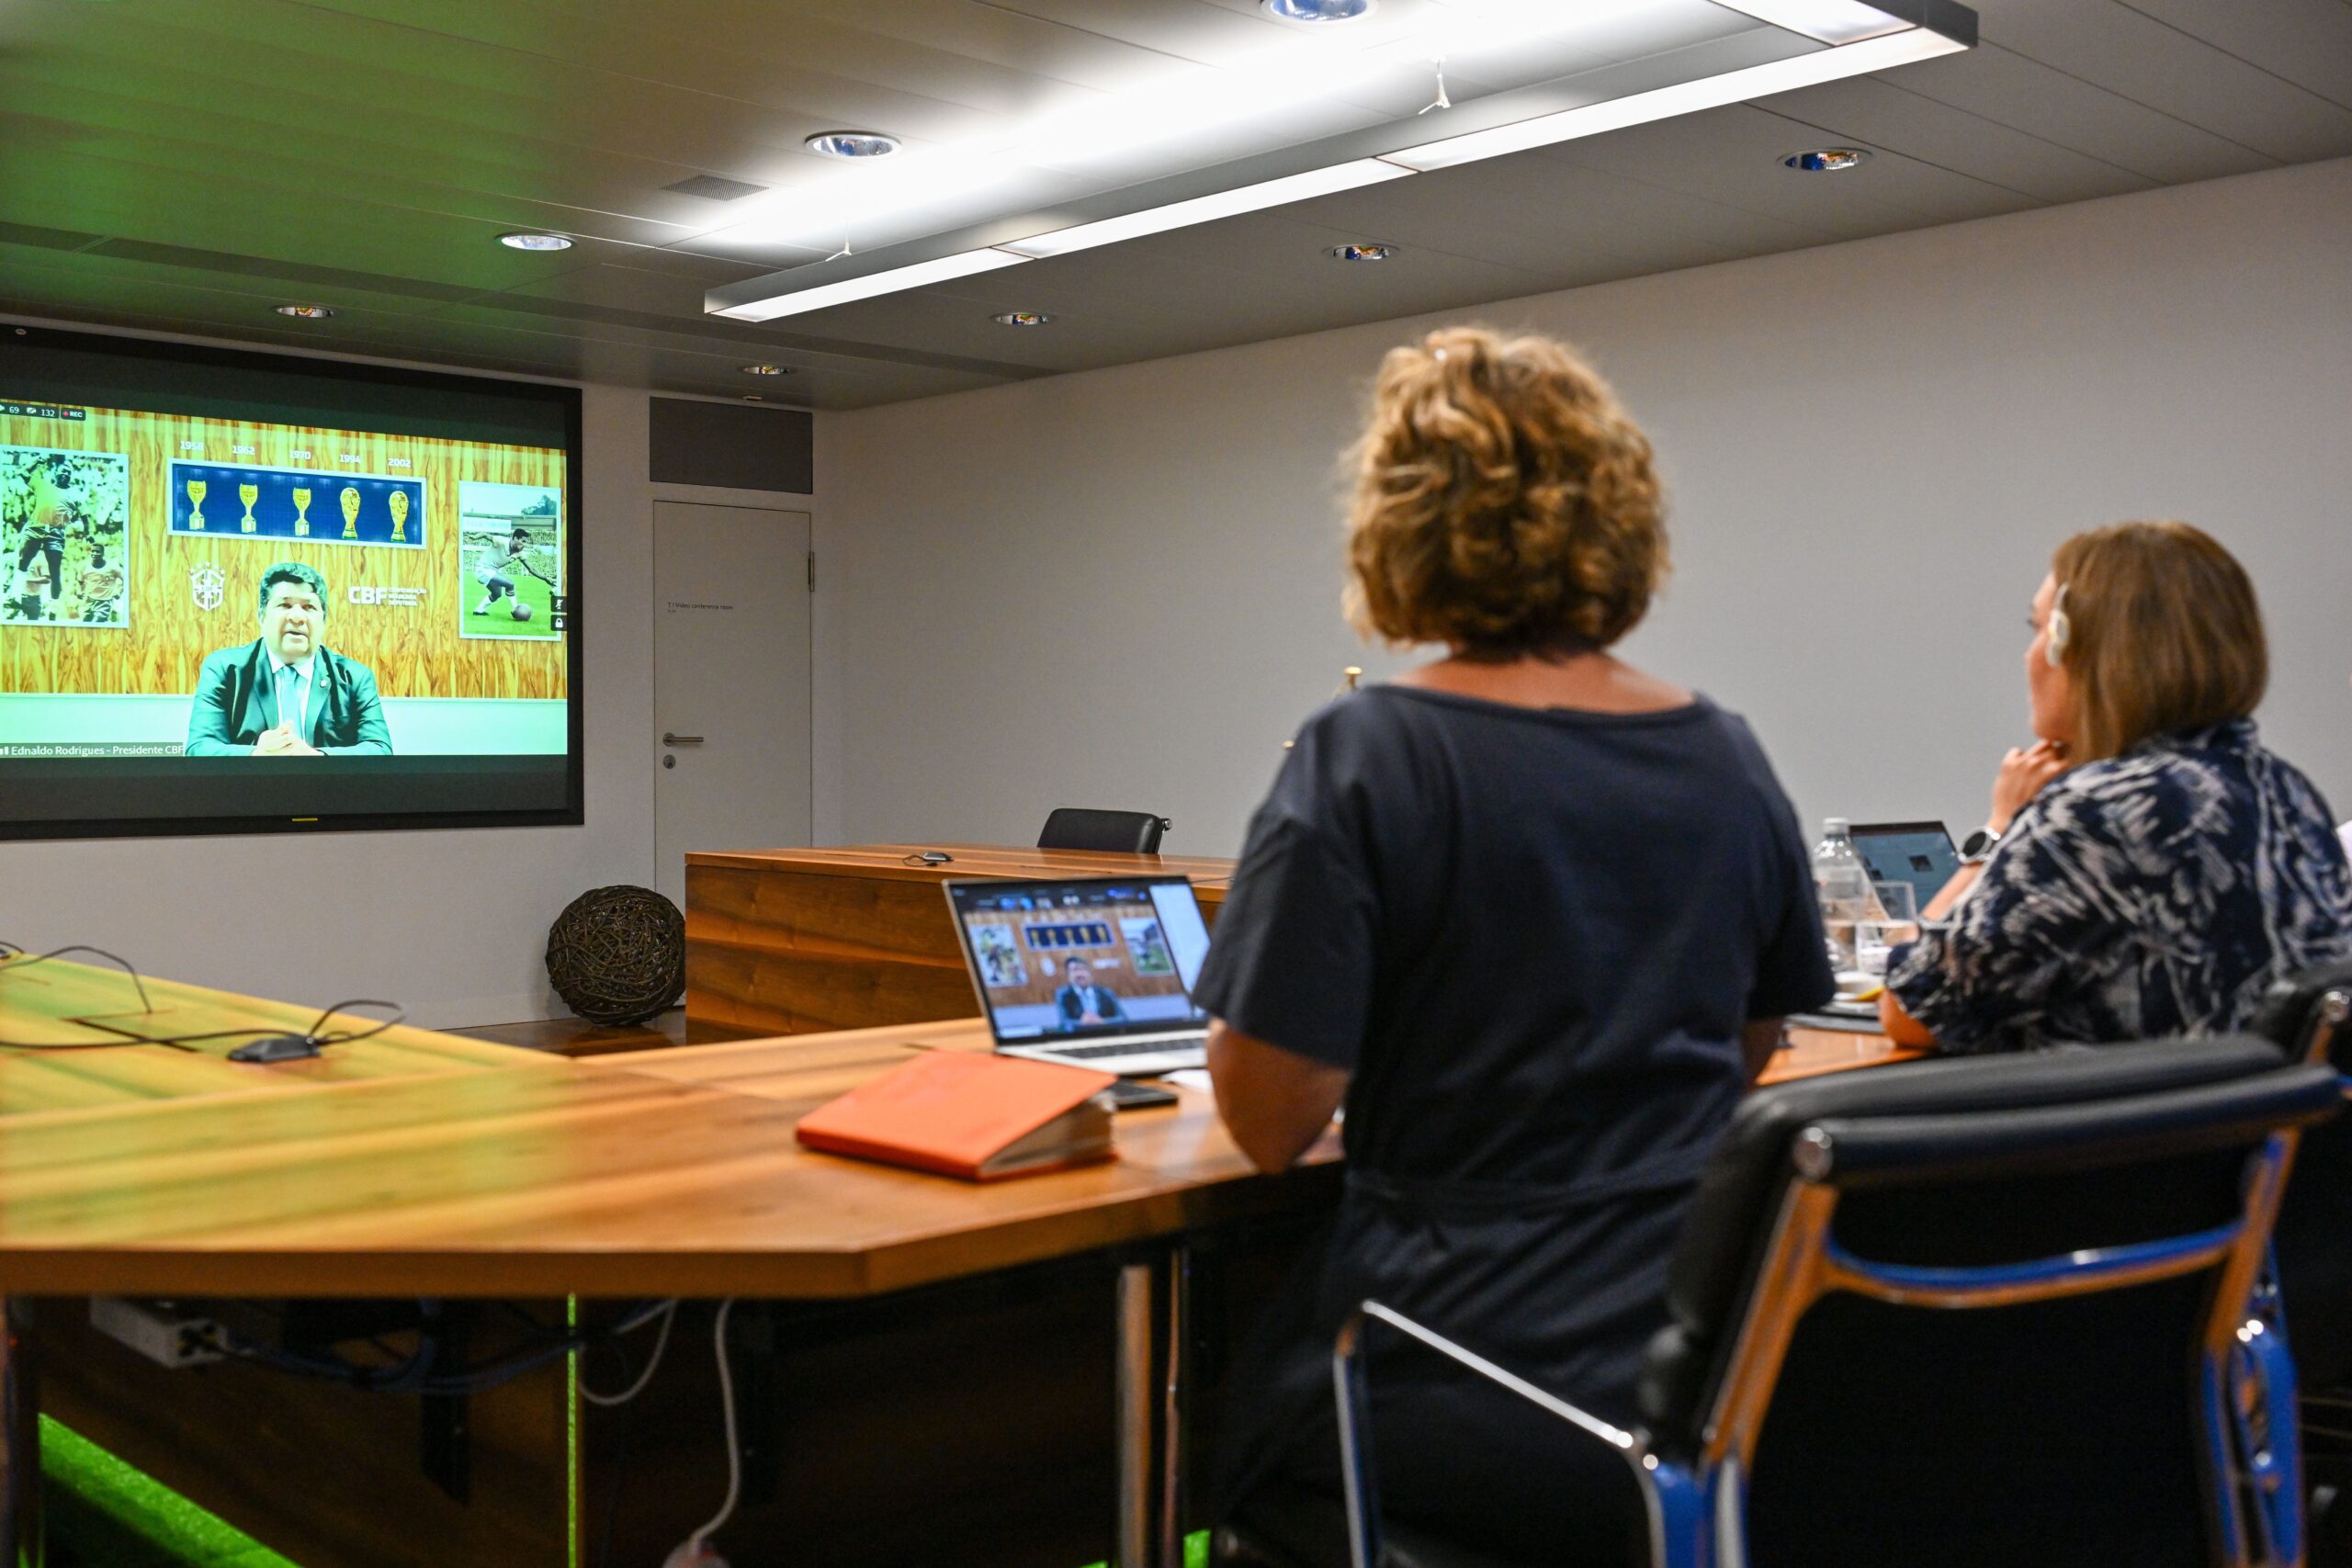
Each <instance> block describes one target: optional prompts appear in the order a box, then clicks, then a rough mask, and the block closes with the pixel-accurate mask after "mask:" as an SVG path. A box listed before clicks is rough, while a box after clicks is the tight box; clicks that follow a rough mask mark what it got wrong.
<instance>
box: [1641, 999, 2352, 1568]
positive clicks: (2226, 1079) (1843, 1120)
mask: <svg viewBox="0 0 2352 1568" xmlns="http://www.w3.org/2000/svg"><path fill="white" fill-rule="evenodd" d="M2334 1107H2335V1079H2334V1076H2333V1075H2332V1074H2330V1073H2327V1072H2325V1071H2324V1070H2323V1069H2320V1068H2316V1067H2312V1066H2306V1065H2302V1064H2295V1063H2285V1062H2282V1061H2281V1060H2280V1058H2279V1055H2278V1052H2277V1050H2276V1049H2275V1048H2273V1047H2272V1046H2270V1045H2269V1044H2268V1043H2267V1042H2264V1041H2260V1040H2256V1039H2252V1038H2247V1037H2231V1038H2225V1039H2219V1040H2205V1041H2167V1042H2156V1043H2147V1044H2142V1045H2129V1046H2115V1047H2108V1048H2102V1049H2098V1050H2075V1051H2065V1052H2056V1053H2043V1054H2035V1055H2018V1056H1996V1057H1981V1058H1972V1059H1963V1060H1955V1061H1941V1062H1930V1063H1922V1064H1918V1065H1917V1066H1901V1067H1888V1068H1882V1069H1878V1070H1874V1071H1871V1072H1868V1073H1849V1074H1843V1075H1838V1076H1837V1077H1827V1078H1818V1079H1813V1080H1809V1081H1806V1082H1801V1083H1796V1084H1790V1085H1785V1086H1782V1087H1781V1088H1777V1089H1767V1090H1763V1091H1760V1092H1758V1093H1757V1094H1755V1095H1753V1096H1751V1097H1750V1098H1749V1099H1748V1100H1747V1102H1746V1103H1745V1104H1744V1105H1743V1106H1742V1108H1741V1110H1740V1111H1739V1113H1738V1114H1737V1116H1736V1118H1735V1119H1734V1122H1733V1125H1732V1127H1731V1129H1730V1131H1729V1132H1728V1134H1726V1136H1725V1138H1724V1141H1723V1143H1722V1144H1721V1145H1719V1146H1718V1149H1717V1152H1716V1154H1715V1156H1714V1157H1713V1160H1712V1162H1711V1164H1710V1166H1709V1168H1708V1170H1707V1172H1706V1174H1705V1176H1704V1177H1703V1178H1702V1181H1701V1184H1700V1188H1699V1191H1698V1193H1697V1195H1696V1196H1695V1198H1694V1200H1693V1201H1692V1205H1691V1213H1690V1216H1689V1218H1688V1220H1687V1221H1686V1222H1685V1224H1684V1227H1683V1230H1682V1233H1681V1235H1680V1237H1679V1241H1678V1244H1677V1249H1676V1253H1675V1257H1674V1259H1673V1262H1672V1265H1671V1268H1670V1270H1669V1276H1668V1310H1669V1313H1670V1315H1671V1324H1670V1326H1668V1328H1667V1329H1665V1330H1663V1331H1662V1332H1661V1333H1660V1334H1659V1335H1658V1336H1657V1339H1656V1340H1655V1341H1654V1342H1653V1344H1652V1346H1651V1348H1650V1352H1649V1356H1648V1358H1647V1362H1646V1365H1645V1373H1644V1384H1643V1388H1642V1401H1643V1405H1644V1411H1643V1414H1644V1416H1645V1420H1646V1422H1647V1425H1648V1428H1649V1432H1650V1436H1651V1440H1652V1442H1653V1444H1654V1445H1655V1446H1656V1447H1657V1449H1658V1450H1660V1451H1662V1452H1665V1453H1668V1454H1669V1455H1673V1456H1677V1457H1682V1458H1686V1459H1691V1460H1697V1461H1725V1460H1728V1461H1732V1462H1736V1463H1739V1464H1740V1465H1741V1467H1742V1471H1743V1473H1744V1474H1745V1476H1746V1478H1747V1503H1748V1509H1747V1521H1748V1530H1749V1540H1750V1546H1751V1553H1752V1555H1751V1562H1753V1563H1754V1564H1756V1568H1780V1565H1781V1564H1787V1563H1796V1562H1803V1563H1805V1564H1807V1565H1808V1568H1834V1565H1841V1564H1860V1563H1879V1562H1893V1561H1900V1562H1905V1563H1906V1564H1911V1565H1916V1568H1939V1565H1941V1564H1947V1563H1949V1564H1953V1565H1955V1568H1956V1565H1958V1564H1962V1563H1982V1562H2003V1563H2005V1564H2013V1563H2020V1562H2048V1563H2059V1562H2131V1563H2133V1564H2135V1568H2141V1565H2164V1564H2180V1565H2182V1568H2187V1565H2188V1564H2192V1563H2194V1564H2202V1563H2206V1562H2211V1561H2213V1560H2214V1549H2213V1547H2212V1546H2211V1544H2210V1543H2211V1540H2214V1539H2215V1537H2214V1535H2213V1533H2212V1532H2214V1531H2217V1530H2235V1531H2239V1532H2247V1531H2251V1530H2252V1529H2254V1528H2255V1527H2254V1526H2253V1525H2252V1524H2251V1523H2249V1522H2248V1521H2247V1520H2246V1518H2245V1509H2244V1508H2243V1506H2241V1504H2240V1502H2239V1501H2238V1500H2237V1494H2236V1492H2235V1490H2234V1489H2227V1488H2225V1487H2224V1486H2223V1484H2222V1483H2223V1482H2225V1481H2226V1480H2227V1479H2228V1478H2229V1472H2228V1471H2227V1469H2226V1466H2225V1464H2224V1463H2223V1462H2222V1461H2217V1460H2215V1459H2214V1458H2213V1454H2214V1448H2213V1445H2214V1444H2215V1443H2216V1442H2217V1441H2218V1438H2216V1436H2215V1434H2216V1433H2217V1432H2218V1431H2219V1430H2220V1429H2221V1427H2222V1426H2223V1425H2225V1422H2224V1420H2223V1412H2222V1407H2221V1404H2220V1400H2221V1397H2222V1384H2223V1382H2225V1379H2224V1377H2223V1376H2222V1372H2223V1371H2224V1368H2225V1363H2226V1360H2227V1357H2228V1352H2229V1348H2230V1346H2231V1345H2232V1344H2233V1334H2234V1331H2235V1329H2236V1327H2237V1326H2238V1325H2239V1323H2240V1321H2241V1320H2242V1319H2243V1316H2244V1305H2245V1300H2246V1297H2247V1295H2248V1293H2249V1292H2251V1289H2252V1285H2253V1281H2254V1276H2255V1272H2256V1268H2257V1267H2258V1265H2259V1262H2260V1258H2261V1255H2262V1249H2263V1247H2264V1246H2265V1245H2266V1244H2267V1235H2268V1229H2269V1224H2270V1220H2271V1217H2272V1213H2273V1211H2274V1209H2275V1205H2276V1203H2277V1195H2278V1176H2279V1171H2280V1168H2281V1167H2282V1166H2283V1164H2284V1161H2285V1157H2286V1155H2287V1152H2288V1149H2289V1146H2290V1142H2291V1138H2290V1135H2281V1130H2282V1129H2290V1128H2294V1127H2299V1126H2301V1125H2302V1124H2303V1123H2305V1122H2311V1121H2313V1120H2316V1119H2318V1118H2320V1117H2323V1116H2325V1115H2327V1114H2329V1113H2330V1112H2331V1111H2332V1110H2333V1109H2334ZM1955 1309H1961V1310H1955ZM2209 1428H2210V1429H2209Z"/></svg>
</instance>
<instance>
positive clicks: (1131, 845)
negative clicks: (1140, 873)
mask: <svg viewBox="0 0 2352 1568" xmlns="http://www.w3.org/2000/svg"><path fill="white" fill-rule="evenodd" d="M1168 829H1169V821H1168V818H1165V817H1155V816H1153V815H1152V814H1151V813H1150V812H1148V811H1096V810H1093V809H1091V808H1090V807H1083V806H1058V807H1055V808H1054V813H1053V815H1052V816H1050V817H1048V818H1046V828H1045V831H1043V832H1041V833H1039V834H1038V835H1037V847H1038V848H1039V849H1041V850H1109V851H1116V852H1122V853H1125V854H1136V855H1156V854H1158V853H1159V835H1160V834H1162V833H1165V832H1166V831H1168Z"/></svg>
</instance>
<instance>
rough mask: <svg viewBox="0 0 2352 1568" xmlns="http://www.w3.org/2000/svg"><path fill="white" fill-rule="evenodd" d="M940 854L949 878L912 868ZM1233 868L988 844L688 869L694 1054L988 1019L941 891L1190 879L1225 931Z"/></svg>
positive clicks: (738, 858) (690, 862)
mask: <svg viewBox="0 0 2352 1568" xmlns="http://www.w3.org/2000/svg"><path fill="white" fill-rule="evenodd" d="M925 850H937V851H941V852H945V853H947V854H950V855H952V856H954V857H955V858H954V859H953V860H952V861H950V862H948V863H946V864H944V865H923V864H921V863H915V864H910V863H909V861H910V858H911V857H913V856H917V855H919V854H921V853H922V852H923V851H925ZM1232 874H1233V863H1232V862H1231V861H1229V860H1209V859H1202V858H1197V857H1190V856H1182V855H1132V854H1097V853H1091V852H1079V851H1070V850H1034V849H1009V848H1004V847H1001V846H989V845H979V844H858V845H854V846H850V847H847V848H842V849H812V850H746V851H715V852H707V853H701V854H690V855H688V856H687V857H686V1032H687V1038H688V1039H689V1040H691V1041H707V1040H730V1039H745V1038H752V1037H757V1036H763V1035H773V1034H807V1033H813V1032H820V1031H824V1030H831V1029H870V1028H876V1027H880V1026H882V1025H886V1024H899V1023H928V1022H932V1021H937V1020H941V1019H951V1018H969V1017H971V1016H972V1015H973V1014H974V1013H976V1012H978V1010H979V1004H978V999H977V998H975V997H974V996H973V994H972V983H971V980H970V978H969V977H968V976H967V974H966V971H965V967H964V955H963V951H962V948H961V947H960V945H959V944H958V943H957V942H956V931H955V927H954V924H953V923H952V921H951V920H950V919H949V918H948V913H947V899H946V896H945V895H944V894H943V893H942V892H941V891H940V885H941V884H942V883H944V882H946V881H949V880H951V879H954V878H958V877H975V876H989V877H1001V878H1007V879H1012V880H1026V879H1031V878H1039V877H1053V876H1121V875H1160V876H1165V875H1182V876H1189V877H1191V878H1192V879H1193V886H1194V887H1195V888H1196V889H1198V890H1199V894H1200V900H1201V908H1202V910H1203V912H1204V913H1205V914H1206V915H1207V917H1208V919H1210V921H1211V922H1212V923H1214V922H1215V921H1216V911H1217V907H1218V905H1219V904H1220V903H1221V902H1222V901H1223V899H1224V897H1225V890H1226V886H1227V882H1228V880H1229V879H1230V878H1231V876H1232Z"/></svg>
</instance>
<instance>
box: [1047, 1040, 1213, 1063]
mask: <svg viewBox="0 0 2352 1568" xmlns="http://www.w3.org/2000/svg"><path fill="white" fill-rule="evenodd" d="M1207 1039H1208V1036H1207V1035H1205V1034H1196V1035H1192V1036H1190V1037H1185V1038H1179V1039H1175V1040H1153V1041H1149V1042H1141V1041H1134V1040H1114V1041H1113V1042H1112V1043H1109V1044H1107V1045H1054V1046H1049V1047H1047V1049H1049V1050H1051V1051H1052V1052H1053V1054H1054V1055H1057V1056H1070V1057H1075V1058H1077V1059H1078V1060H1080V1061H1090V1062H1091V1061H1092V1060H1093V1059H1094V1058H1096V1057H1098V1056H1159V1055H1167V1054H1168V1053H1170V1052H1172V1051H1192V1050H1197V1049H1199V1048H1200V1046H1201V1045H1202V1044H1203V1043H1205V1042H1206V1041H1207Z"/></svg>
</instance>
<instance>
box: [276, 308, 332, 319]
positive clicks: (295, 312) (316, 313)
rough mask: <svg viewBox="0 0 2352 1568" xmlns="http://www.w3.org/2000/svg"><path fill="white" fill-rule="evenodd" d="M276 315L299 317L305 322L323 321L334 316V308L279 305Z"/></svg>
mask: <svg viewBox="0 0 2352 1568" xmlns="http://www.w3.org/2000/svg"><path fill="white" fill-rule="evenodd" d="M277 313H278V314H279V315H281V316H300V317H301V318H302V319H303V320H304V321H325V320H326V319H327V318H328V317H329V316H332V315H334V306H332V305H280V306H279V307H277Z"/></svg>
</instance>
